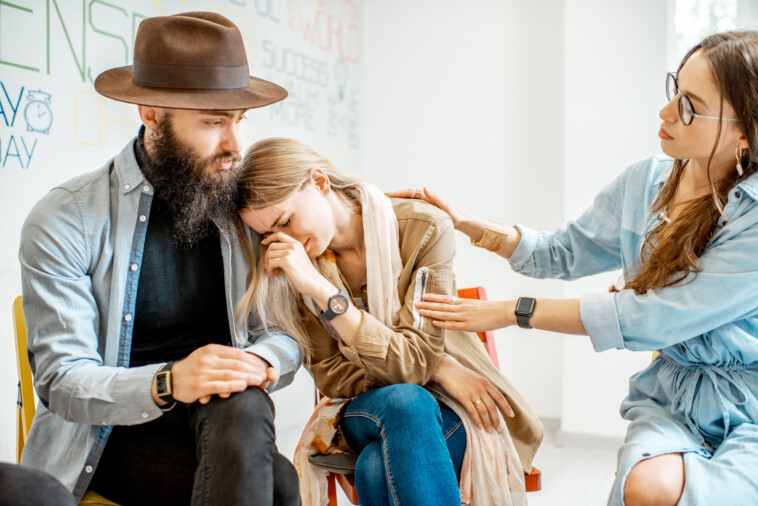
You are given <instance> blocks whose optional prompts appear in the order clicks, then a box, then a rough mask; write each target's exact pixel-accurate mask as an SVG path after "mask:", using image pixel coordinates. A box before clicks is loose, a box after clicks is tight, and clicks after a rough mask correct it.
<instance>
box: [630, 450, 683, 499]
mask: <svg viewBox="0 0 758 506" xmlns="http://www.w3.org/2000/svg"><path fill="white" fill-rule="evenodd" d="M683 489H684V459H683V458H682V454H681V453H668V454H665V455H659V456H657V457H653V458H650V459H646V460H643V461H640V462H638V463H637V465H635V466H634V467H633V468H632V470H631V471H630V472H629V476H627V478H626V483H625V484H624V504H626V505H627V506H642V505H645V506H659V505H660V506H664V505H671V506H674V505H676V504H677V503H678V502H679V498H680V497H681V496H682V490H683Z"/></svg>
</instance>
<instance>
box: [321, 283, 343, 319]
mask: <svg viewBox="0 0 758 506" xmlns="http://www.w3.org/2000/svg"><path fill="white" fill-rule="evenodd" d="M348 305H349V303H348V298H347V294H346V293H345V291H344V290H340V291H339V293H337V294H335V295H332V296H331V297H329V302H327V303H326V311H324V312H323V313H321V318H323V319H324V320H326V321H328V322H330V321H332V320H333V319H334V317H336V316H339V315H341V314H345V313H347V308H348Z"/></svg>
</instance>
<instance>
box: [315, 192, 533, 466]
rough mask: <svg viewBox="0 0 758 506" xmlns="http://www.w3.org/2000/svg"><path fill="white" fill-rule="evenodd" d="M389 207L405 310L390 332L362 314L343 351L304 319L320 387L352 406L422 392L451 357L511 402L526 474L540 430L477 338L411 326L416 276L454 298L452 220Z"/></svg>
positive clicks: (409, 206)
mask: <svg viewBox="0 0 758 506" xmlns="http://www.w3.org/2000/svg"><path fill="white" fill-rule="evenodd" d="M392 204H393V208H394V210H395V215H396V216H397V222H398V227H399V243H400V257H401V259H402V262H403V269H402V271H401V272H400V277H399V279H398V292H399V296H400V301H401V303H402V308H401V310H400V315H399V321H398V324H397V326H396V327H395V328H389V327H387V326H386V325H384V324H382V323H380V322H379V321H378V320H377V319H376V318H374V317H373V316H371V314H369V313H367V312H365V311H364V312H363V313H362V315H363V319H362V321H361V324H360V327H359V329H358V336H357V337H356V340H355V344H354V345H353V346H346V345H345V344H344V343H342V341H337V340H335V339H334V338H333V337H332V336H331V335H330V334H329V333H328V332H327V331H326V330H325V329H324V327H323V324H326V325H328V323H326V322H325V321H323V320H321V319H319V318H317V317H315V316H313V315H312V314H311V313H310V312H307V315H306V320H307V322H306V327H307V328H306V330H307V332H308V335H309V338H310V341H311V346H312V356H311V363H310V366H309V369H310V372H311V374H312V375H313V378H314V380H315V382H316V386H317V387H318V389H319V390H320V391H321V392H322V393H323V394H324V395H326V396H328V397H331V398H339V397H346V398H350V397H356V396H357V395H359V394H361V393H363V392H365V391H366V390H368V389H370V388H376V387H380V386H384V385H390V384H394V383H415V384H418V385H425V384H426V383H427V382H428V381H429V378H430V377H431V375H432V372H434V369H435V368H436V367H437V363H438V362H439V359H440V357H441V356H442V354H443V352H444V353H448V354H449V355H451V356H453V357H455V358H456V359H457V360H458V361H459V362H460V363H461V364H463V365H465V366H467V367H469V368H470V369H472V370H474V371H476V372H477V373H479V374H481V375H482V376H484V377H485V378H487V379H488V380H489V381H490V383H492V384H493V385H494V386H495V387H496V388H497V389H498V390H500V391H501V392H502V393H503V395H505V397H506V399H508V402H509V403H510V405H511V407H512V408H513V411H514V413H515V415H516V416H515V417H513V418H508V417H505V420H506V424H507V425H508V430H509V431H510V434H511V437H512V438H513V442H514V444H515V446H516V450H517V451H518V454H519V457H520V458H521V465H522V466H523V468H524V470H525V471H527V472H528V471H529V470H531V468H532V459H533V457H534V454H535V452H536V451H537V448H538V447H539V445H540V443H541V442H542V437H543V428H542V424H541V423H540V421H539V419H538V418H537V416H536V415H535V413H534V412H533V411H532V409H531V408H530V407H529V405H528V404H527V403H526V401H525V400H524V398H523V397H522V396H521V394H519V393H518V391H516V389H515V388H514V386H513V385H512V384H511V383H510V382H509V381H508V380H507V379H506V378H505V376H503V375H502V374H501V373H500V371H498V370H497V368H495V366H494V365H493V364H492V362H491V361H490V358H489V355H488V354H487V351H486V350H485V348H484V346H483V345H482V343H481V341H480V340H479V338H478V337H477V336H476V334H474V333H470V332H462V331H452V330H443V329H439V328H437V327H434V326H433V325H432V324H431V323H430V322H429V321H428V319H427V318H424V319H423V320H422V322H423V324H422V328H421V329H418V328H416V327H414V325H413V303H414V293H415V287H416V272H417V271H418V270H419V269H421V268H423V267H426V268H428V271H427V276H426V279H427V281H426V283H427V284H426V290H425V291H426V292H427V293H439V294H447V295H450V294H454V293H455V276H454V274H453V258H454V257H455V230H454V228H453V224H452V220H451V219H450V217H449V216H448V215H447V214H445V213H444V212H442V211H440V210H439V209H437V208H436V207H434V206H432V205H430V204H427V203H425V202H423V201H420V200H414V199H392ZM343 282H344V279H343ZM344 284H345V286H347V283H344ZM361 292H362V293H361V294H358V295H360V296H362V297H363V300H368V297H367V296H366V287H365V286H364V287H362V290H361ZM351 296H353V297H354V296H355V295H354V294H351ZM370 309H371V308H369V311H370Z"/></svg>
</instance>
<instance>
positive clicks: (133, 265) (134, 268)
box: [129, 264, 139, 272]
mask: <svg viewBox="0 0 758 506" xmlns="http://www.w3.org/2000/svg"><path fill="white" fill-rule="evenodd" d="M137 269H139V265H137V264H132V265H130V266H129V270H130V271H132V272H134V271H136V270H137Z"/></svg>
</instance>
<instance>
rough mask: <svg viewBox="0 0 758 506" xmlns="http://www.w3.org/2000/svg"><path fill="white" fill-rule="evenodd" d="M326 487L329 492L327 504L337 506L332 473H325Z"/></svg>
mask: <svg viewBox="0 0 758 506" xmlns="http://www.w3.org/2000/svg"><path fill="white" fill-rule="evenodd" d="M326 487H327V488H326V489H327V492H328V494H329V502H328V505H329V506H337V484H336V480H335V479H334V474H333V473H328V474H327V475H326Z"/></svg>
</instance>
